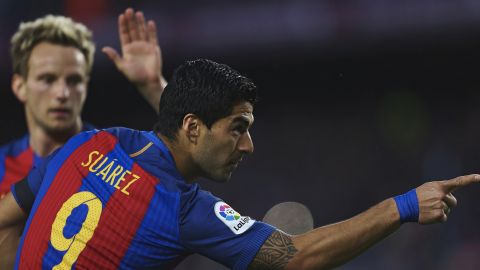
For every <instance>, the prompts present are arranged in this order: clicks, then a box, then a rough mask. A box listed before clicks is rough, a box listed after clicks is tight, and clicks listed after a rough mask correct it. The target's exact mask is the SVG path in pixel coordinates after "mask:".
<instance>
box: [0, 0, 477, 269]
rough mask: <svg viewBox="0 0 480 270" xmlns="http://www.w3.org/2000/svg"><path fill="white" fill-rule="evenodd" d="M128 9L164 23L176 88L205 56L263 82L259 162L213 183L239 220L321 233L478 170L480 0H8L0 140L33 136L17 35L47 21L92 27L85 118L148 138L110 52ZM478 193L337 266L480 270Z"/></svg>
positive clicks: (256, 130) (1, 9)
mask: <svg viewBox="0 0 480 270" xmlns="http://www.w3.org/2000/svg"><path fill="white" fill-rule="evenodd" d="M129 6H131V7H134V8H135V9H141V10H143V11H144V13H145V15H146V17H147V18H151V19H154V20H155V21H156V22H157V27H158V35H159V40H160V44H161V47H162V51H163V57H164V61H165V65H164V73H165V75H166V77H167V79H168V78H169V77H170V75H171V74H172V71H173V69H174V68H175V67H176V66H177V65H178V64H180V63H181V62H183V61H184V60H186V59H194V58H200V57H203V58H210V59H212V60H215V61H218V62H223V63H227V64H229V65H230V66H232V67H234V68H236V69H238V70H239V71H241V73H243V74H246V75H247V76H249V77H251V78H252V79H253V80H254V81H255V82H256V84H257V85H258V86H259V88H260V91H261V92H260V93H261V98H262V101H261V102H260V103H259V104H258V107H257V109H256V112H255V117H256V118H255V125H254V127H253V129H252V136H253V138H254V143H255V153H254V154H253V155H251V156H250V157H248V158H247V159H246V161H244V163H243V164H242V165H241V166H240V167H239V169H238V170H237V172H236V173H235V174H234V177H233V178H232V180H231V181H230V183H228V184H220V185H218V184H212V183H209V182H207V181H203V182H202V186H203V187H204V188H206V189H209V190H211V191H212V192H213V193H214V194H216V195H217V196H220V197H222V198H223V199H224V200H225V201H226V202H228V203H230V204H231V205H233V206H234V208H235V209H236V210H237V211H239V212H241V213H243V214H248V215H250V216H252V217H254V218H256V219H262V216H263V215H264V214H265V212H266V211H267V210H268V209H269V208H270V207H272V206H273V205H275V204H276V203H279V202H282V201H298V202H301V203H304V204H305V205H307V206H308V207H309V208H310V209H312V212H313V215H314V218H315V225H316V226H321V225H325V224H328V223H332V222H336V221H340V220H342V219H346V218H349V217H351V216H353V215H355V214H357V213H359V212H361V211H363V210H365V209H366V208H368V207H370V206H372V205H373V204H375V203H376V202H378V201H380V200H383V199H385V198H387V197H390V196H393V195H397V194H399V193H403V192H406V191H407V190H409V189H410V188H412V187H414V186H418V185H420V184H421V183H422V182H424V181H427V180H436V179H445V178H449V177H453V176H456V175H460V174H467V173H473V172H476V173H479V172H480V142H479V141H478V139H479V138H480V125H479V123H480V89H479V88H480V81H479V79H480V76H479V75H478V73H479V70H480V65H479V64H478V63H479V60H480V1H477V0H456V1H450V0H436V1H432V0H415V1H414V0H404V1H393V0H345V1H335V0H328V1H327V0H297V1H295V0H280V1H272V0H264V1H251V0H244V1H217V0H208V1H186V0H183V1H159V0H149V1H146V0H138V1H127V0H115V1H114V0H89V1H86V0H63V1H61V0H44V1H34V0H30V1H26V0H15V1H14V0H1V1H0V25H2V30H1V31H0V59H2V61H1V63H2V64H1V65H0V86H1V88H2V90H1V91H0V108H1V114H2V115H3V116H2V117H0V124H1V131H0V143H6V142H8V141H9V140H11V139H13V138H15V137H18V136H20V135H22V134H23V133H24V132H25V130H26V127H25V122H24V115H23V109H22V106H21V104H20V103H19V102H17V101H16V99H15V98H14V96H13V95H12V94H11V91H10V76H11V62H10V59H9V53H8V49H9V40H10V37H11V35H12V34H13V33H14V32H15V30H16V29H17V27H18V24H19V23H20V22H21V21H26V20H31V19H34V18H37V17H39V16H43V15H45V14H48V13H53V14H63V15H67V16H71V17H73V18H74V19H76V20H78V21H80V22H83V23H84V24H86V25H87V26H88V27H89V28H90V29H92V30H93V32H94V39H95V40H96V44H97V53H96V58H95V61H96V62H95V64H94V69H93V74H92V78H91V83H90V92H89V98H88V101H87V104H86V107H85V110H84V119H85V120H87V121H89V122H91V123H93V124H95V125H97V126H98V127H109V126H112V125H115V126H117V125H121V126H129V127H132V128H137V129H150V128H151V126H152V123H153V121H155V114H154V112H153V111H152V110H151V109H150V108H149V107H148V105H147V103H146V102H145V101H143V100H142V98H141V97H140V96H139V95H138V94H137V93H136V92H135V90H134V88H133V86H132V85H130V84H128V82H127V81H126V79H125V78H123V77H122V76H121V75H120V74H119V73H118V72H117V71H116V69H115V67H114V66H113V64H112V63H111V62H110V61H109V60H108V59H107V57H106V56H105V55H103V54H102V53H101V52H100V48H101V47H103V46H105V45H113V46H114V47H116V48H119V42H118V40H117V26H116V21H117V19H116V18H117V15H118V14H119V13H120V12H122V11H123V10H124V9H125V8H126V7H129ZM112 100H113V101H112ZM478 194H480V186H472V187H469V188H466V189H464V190H459V191H458V192H456V196H457V199H458V201H459V207H458V208H456V209H454V210H453V212H452V214H451V215H450V220H449V222H447V223H446V224H443V225H434V226H429V227H426V226H419V225H411V224H407V225H405V226H403V228H401V229H400V230H399V231H398V232H396V233H395V234H394V235H392V236H391V237H389V238H387V239H386V240H385V241H383V242H382V243H380V244H379V245H377V246H375V247H374V248H372V249H371V250H369V251H367V252H366V253H364V254H362V255H361V256H359V257H358V258H356V259H354V260H353V261H352V262H350V263H348V264H346V265H344V266H342V267H339V268H338V269H341V270H350V269H371V270H377V269H378V270H380V269H390V270H396V269H418V270H420V269H432V270H433V269H435V270H458V269H461V270H469V269H480V258H479V256H478V252H479V251H480V233H478V228H480V207H479V205H480V196H478Z"/></svg>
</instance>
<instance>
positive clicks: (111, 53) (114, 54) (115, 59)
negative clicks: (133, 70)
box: [102, 47, 121, 68]
mask: <svg viewBox="0 0 480 270" xmlns="http://www.w3.org/2000/svg"><path fill="white" fill-rule="evenodd" d="M102 52H104V53H105V54H106V55H107V56H108V58H110V60H112V61H113V63H114V64H115V66H117V68H120V64H121V57H120V55H118V53H117V51H115V49H114V48H112V47H103V48H102Z"/></svg>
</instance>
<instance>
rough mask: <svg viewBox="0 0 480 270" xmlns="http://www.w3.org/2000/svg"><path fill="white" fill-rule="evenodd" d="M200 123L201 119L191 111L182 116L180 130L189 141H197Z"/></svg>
mask: <svg viewBox="0 0 480 270" xmlns="http://www.w3.org/2000/svg"><path fill="white" fill-rule="evenodd" d="M202 124H203V122H202V120H200V118H198V116H196V115H195V114H193V113H189V114H187V115H185V117H183V124H182V130H183V132H184V133H185V135H186V137H187V139H188V140H189V141H190V142H192V143H197V140H198V137H199V136H200V125H202Z"/></svg>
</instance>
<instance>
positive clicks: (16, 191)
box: [11, 149, 59, 214]
mask: <svg viewBox="0 0 480 270" xmlns="http://www.w3.org/2000/svg"><path fill="white" fill-rule="evenodd" d="M58 151H59V149H58V150H56V151H55V152H53V153H52V154H51V155H50V156H48V157H47V158H45V159H43V160H42V162H40V164H39V165H38V166H35V167H33V169H32V170H31V171H30V173H29V174H28V176H27V177H26V178H24V179H23V180H21V181H19V182H17V183H15V184H14V185H13V187H12V189H11V191H12V195H13V197H14V198H15V200H16V201H17V204H18V205H19V206H20V208H22V210H23V211H24V212H25V213H27V214H29V213H30V210H31V209H32V206H33V203H34V201H35V197H36V196H37V194H38V191H39V189H40V185H41V184H42V180H43V176H44V175H45V171H46V170H47V166H48V163H49V162H50V160H51V159H52V158H53V157H54V156H55V154H56V153H58Z"/></svg>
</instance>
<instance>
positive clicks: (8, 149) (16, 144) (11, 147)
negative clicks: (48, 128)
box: [0, 134, 30, 156]
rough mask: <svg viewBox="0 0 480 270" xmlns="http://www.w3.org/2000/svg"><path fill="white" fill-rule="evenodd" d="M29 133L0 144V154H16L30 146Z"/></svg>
mask: <svg viewBox="0 0 480 270" xmlns="http://www.w3.org/2000/svg"><path fill="white" fill-rule="evenodd" d="M28 138H29V135H28V134H25V135H23V136H22V137H20V138H16V139H13V140H11V141H10V142H8V143H6V144H3V145H0V155H8V156H17V155H19V154H21V153H22V152H24V151H26V150H28V149H29V148H30V143H29V140H28Z"/></svg>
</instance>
